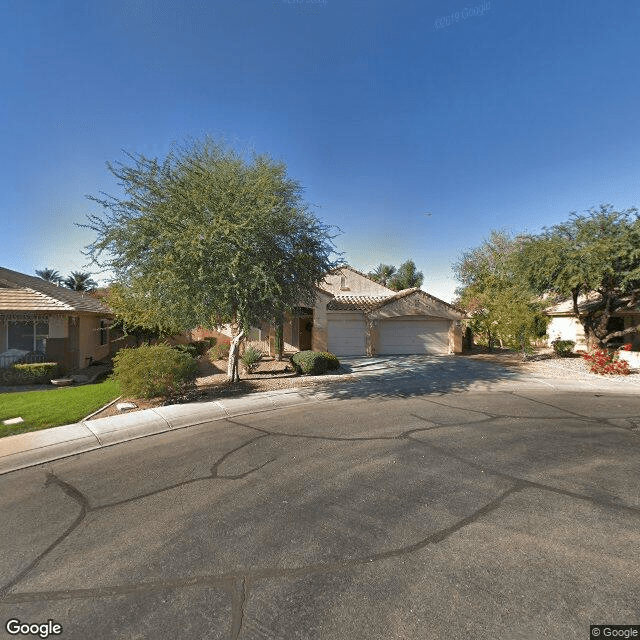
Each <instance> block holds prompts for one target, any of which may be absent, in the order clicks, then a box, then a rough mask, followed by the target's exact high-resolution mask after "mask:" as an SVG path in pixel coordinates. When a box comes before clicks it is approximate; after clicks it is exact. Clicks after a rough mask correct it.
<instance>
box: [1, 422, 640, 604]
mask: <svg viewBox="0 0 640 640" xmlns="http://www.w3.org/2000/svg"><path fill="white" fill-rule="evenodd" d="M228 422H231V423H233V424H236V425H238V426H242V427H245V428H249V429H254V430H256V431H260V432H261V435H259V436H256V437H255V438H251V439H250V440H247V441H246V442H244V443H243V444H241V445H239V446H238V447H235V448H234V449H232V450H231V451H228V452H226V453H224V454H223V455H222V456H220V457H219V458H218V460H217V461H216V462H215V463H214V465H213V466H212V475H210V476H205V477H203V478H193V479H190V480H187V481H184V482H181V483H178V484H176V485H173V486H171V487H164V488H162V489H159V490H156V491H154V492H150V493H149V494H145V495H139V496H134V497H132V498H128V499H126V500H122V501H120V502H115V503H110V504H106V505H101V506H97V507H91V505H90V503H89V500H88V499H87V497H86V496H85V495H84V494H83V493H82V492H80V491H79V490H78V489H76V488H75V487H73V486H72V485H71V484H69V483H67V482H65V481H63V480H61V479H59V478H58V477H57V476H56V475H55V474H53V473H51V472H49V473H48V474H47V479H46V483H45V486H48V485H50V484H55V485H57V486H58V487H60V488H61V489H62V490H63V492H64V493H65V494H67V495H68V496H69V497H71V498H72V499H73V500H74V501H76V502H77V503H78V505H79V506H80V513H79V515H78V516H77V517H76V519H75V520H74V521H73V522H72V523H71V525H70V526H69V527H68V528H67V529H66V531H65V532H64V533H63V534H61V535H60V536H58V538H56V539H55V540H54V542H53V543H52V544H51V545H49V547H47V549H45V550H44V551H43V552H42V553H41V554H39V555H38V556H37V557H36V558H35V559H34V560H33V561H32V562H31V563H30V564H29V565H28V566H27V567H26V568H24V569H23V570H22V571H21V572H20V573H19V574H18V575H17V576H15V577H14V578H13V579H12V580H11V581H10V582H9V583H7V584H6V585H4V586H3V587H2V588H0V602H8V603H16V602H27V601H39V600H59V599H68V598H91V597H100V596H105V595H112V594H119V593H130V592H135V591H141V590H142V591H145V590H158V589H166V588H176V587H182V586H189V585H193V584H208V585H224V584H225V581H228V580H229V579H231V580H234V581H238V580H242V581H243V585H244V587H243V593H244V594H245V595H244V597H245V598H246V589H247V583H246V580H248V579H250V580H251V581H254V580H259V579H266V578H278V577H282V578H286V577H295V576H301V575H306V574H309V573H317V572H327V571H340V570H344V569H350V568H354V567H356V566H360V565H364V564H367V563H370V562H375V561H380V560H384V559H387V558H392V557H398V556H400V555H404V554H407V553H412V552H414V551H417V550H419V549H422V548H424V547H425V546H427V545H429V544H436V543H438V542H442V541H443V540H445V539H446V538H448V537H449V536H450V535H452V534H453V533H455V532H456V531H459V530H460V529H461V528H463V527H465V526H468V525H469V524H472V523H473V522H475V521H476V520H478V519H479V518H481V517H482V516H483V515H486V514H488V513H490V512H492V511H494V510H495V509H497V508H498V507H499V506H500V505H501V504H502V503H503V502H504V500H505V499H506V498H507V497H509V496H510V495H512V494H514V493H516V492H519V491H522V490H523V489H526V488H535V489H540V490H543V491H549V492H552V493H556V494H559V495H564V496H567V497H570V498H574V499H579V500H584V501H588V502H591V503H593V504H595V505H597V506H601V507H606V508H614V509H617V510H623V511H626V512H628V513H632V514H634V515H636V516H640V509H639V508H636V507H629V506H626V505H619V504H615V503H611V502H608V501H603V500H598V499H596V498H593V497H591V496H586V495H583V494H579V493H576V492H572V491H568V490H564V489H560V488H556V487H552V486H548V485H544V484H542V483H539V482H535V481H531V480H525V479H523V478H517V477H514V476H511V475H508V474H505V473H502V472H500V471H496V470H494V469H491V468H487V467H486V466H485V465H481V464H479V463H477V462H473V461H471V460H467V459H466V458H463V457H462V456H458V455H455V454H454V453H452V452H450V451H448V450H446V449H444V448H442V447H438V446H437V445H433V444H429V443H428V442H424V441H422V440H420V439H417V438H415V437H412V435H411V434H410V433H409V432H405V434H402V435H401V436H400V437H399V436H392V437H389V436H387V437H370V438H358V439H357V440H359V441H362V440H370V441H380V440H389V441H393V440H398V439H404V440H410V441H411V442H414V443H416V444H419V445H421V446H424V447H426V448H428V449H432V450H434V451H437V452H439V453H440V454H442V455H444V456H446V457H449V458H453V459H455V460H458V461H459V462H462V463H463V464H466V465H469V466H471V467H473V468H477V469H480V470H481V471H482V472H485V473H488V474H490V475H494V476H496V477H499V478H502V479H505V480H509V481H510V482H512V483H513V485H512V486H511V487H510V488H509V489H507V490H506V491H505V492H503V493H502V494H500V495H499V496H498V497H497V498H495V499H494V500H492V501H491V502H489V503H487V504H486V505H484V506H483V507H481V508H479V509H478V510H476V511H474V512H473V513H472V514H470V515H469V516H466V517H465V518H462V519H461V520H459V521H458V522H457V523H455V524H453V525H451V526H449V527H446V528H445V529H442V530H439V531H436V532H434V533H432V534H430V535H429V536H427V537H426V538H424V539H423V540H420V541H418V542H416V543H413V544H411V545H408V546H405V547H401V548H399V549H392V550H388V551H383V552H380V553H378V554H373V555H369V556H366V557H364V558H356V559H353V560H346V561H338V562H334V563H325V564H315V565H309V566H304V567H298V568H291V569H257V570H255V571H252V572H250V573H248V574H243V575H236V574H230V575H223V576H216V575H210V576H195V577H189V578H184V579H178V580H169V581H167V580H161V581H154V582H147V583H142V584H139V585H124V586H122V587H119V586H115V587H100V588H96V589H72V590H61V591H43V592H28V593H13V594H10V595H9V594H7V592H8V591H9V590H10V589H12V588H13V587H15V586H16V585H17V584H18V583H19V582H20V581H21V580H22V579H23V578H24V577H25V576H26V575H27V574H28V573H29V572H30V571H32V570H33V569H34V568H35V567H36V566H37V565H38V564H39V563H40V562H41V561H42V560H43V559H44V558H45V557H46V556H47V555H48V554H49V553H51V551H53V550H54V549H55V548H56V547H57V546H59V545H60V544H61V543H62V542H63V541H64V540H65V539H66V538H67V537H68V536H69V535H70V534H71V533H72V532H73V531H74V530H75V529H76V528H77V527H78V526H79V525H80V523H81V522H82V521H83V520H84V518H85V516H86V515H87V513H89V512H92V511H98V510H102V509H107V508H110V507H114V506H117V505H120V504H125V503H128V502H133V501H135V500H139V499H142V498H144V497H147V496H148V495H154V494H157V493H160V492H162V491H168V490H170V489H173V488H175V487H178V486H184V485H186V484H190V483H192V482H198V481H202V480H212V479H230V480H233V479H237V478H236V476H229V477H225V476H218V475H217V474H218V467H219V466H220V464H222V463H223V462H224V461H225V460H227V459H228V458H229V457H230V456H231V455H233V454H234V453H237V452H238V451H240V450H241V449H242V448H244V447H246V446H249V445H250V444H253V443H254V442H256V441H257V440H259V439H262V438H265V437H267V436H282V437H297V438H310V439H322V440H334V441H335V440H337V441H349V440H356V439H354V438H338V437H328V436H308V435H300V434H287V433H282V434H280V433H277V432H270V431H266V430H264V429H259V428H256V427H250V426H248V425H244V424H242V423H239V422H237V421H231V420H228ZM420 430H423V431H428V430H429V429H428V428H424V429H419V430H414V433H415V432H417V431H420ZM270 462H271V461H267V462H265V463H264V464H263V465H261V466H259V467H256V468H254V469H251V470H249V471H248V472H245V473H243V474H241V475H240V476H238V478H240V477H246V476H247V475H248V474H249V473H254V472H255V471H258V470H259V469H261V468H263V467H264V466H265V465H266V464H269V463H270ZM243 602H244V601H243Z"/></svg>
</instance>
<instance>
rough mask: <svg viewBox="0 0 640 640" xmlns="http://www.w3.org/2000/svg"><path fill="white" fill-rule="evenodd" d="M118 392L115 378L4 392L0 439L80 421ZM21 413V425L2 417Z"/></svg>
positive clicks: (0, 405)
mask: <svg viewBox="0 0 640 640" xmlns="http://www.w3.org/2000/svg"><path fill="white" fill-rule="evenodd" d="M119 395H120V388H119V387H118V383H117V382H116V381H115V380H105V381H104V382H100V383H98V384H86V385H83V386H81V387H63V388H60V389H51V390H48V391H23V392H17V393H2V394H0V438H2V437H4V436H12V435H14V434H16V433H24V432H25V431H38V430H39V429H48V428H49V427H58V426H60V425H61V424H72V423H74V422H78V421H79V420H82V418H84V417H85V416H88V415H89V414H90V413H92V412H93V411H96V410H97V409H99V408H100V407H102V406H103V405H105V404H107V402H110V401H111V400H114V399H115V398H117V397H118V396H119ZM18 416H20V417H21V418H23V420H24V422H22V423H21V424H16V425H5V424H2V421H3V420H6V419H8V418H17V417H18Z"/></svg>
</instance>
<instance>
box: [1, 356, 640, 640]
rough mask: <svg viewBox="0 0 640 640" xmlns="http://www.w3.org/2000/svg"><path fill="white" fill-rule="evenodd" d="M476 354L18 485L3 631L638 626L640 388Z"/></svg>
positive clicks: (528, 630)
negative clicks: (555, 375) (507, 365)
mask: <svg viewBox="0 0 640 640" xmlns="http://www.w3.org/2000/svg"><path fill="white" fill-rule="evenodd" d="M467 364H468V363H467ZM467 364H463V363H460V364H459V365H455V366H458V367H461V368H460V369H459V370H458V371H457V372H455V373H452V372H451V371H449V372H448V373H447V367H451V366H452V365H451V362H449V361H445V360H441V361H439V362H437V363H435V364H433V363H432V365H430V367H431V368H429V367H425V368H423V369H421V370H417V369H416V367H415V366H414V367H407V368H405V369H402V368H400V369H398V370H397V372H396V373H395V374H394V375H391V376H389V375H387V376H386V378H385V380H382V379H381V378H379V377H371V378H363V379H361V380H359V381H357V382H355V383H351V384H348V385H340V386H336V387H334V389H333V391H332V392H331V393H330V394H329V396H328V397H326V399H325V401H323V402H322V403H316V404H312V405H301V406H293V407H289V408H282V409H278V410H274V411H267V412H261V413H254V414H248V415H243V416H238V417H234V418H229V419H226V420H217V421H213V422H210V423H204V424H200V425H197V426H193V427H188V428H184V429H178V430H175V431H171V432H167V433H161V434H157V435H153V436H149V437H145V438H140V439H136V440H133V441H130V442H126V443H122V444H118V445H114V446H110V447H106V448H103V449H100V450H98V451H91V452H88V453H83V454H80V455H76V456H72V457H68V458H65V459H61V460H57V461H54V462H49V463H46V464H43V465H40V466H36V467H32V468H29V469H23V470H20V471H15V472H12V473H8V474H5V475H3V476H0V539H1V540H2V546H1V553H0V575H1V580H0V583H1V584H0V622H1V623H2V630H1V631H0V634H2V633H4V636H3V637H20V636H15V635H10V634H9V632H8V631H7V630H6V626H5V625H6V622H7V621H8V620H11V619H13V620H20V621H21V623H25V624H36V623H38V624H42V623H46V622H47V621H48V620H51V621H53V622H52V623H51V624H54V623H55V624H59V625H61V627H62V634H61V635H57V636H54V635H50V636H49V637H61V638H65V639H66V638H78V639H86V638H98V639H100V638H122V639H125V638H126V639H137V638H186V639H190V638H203V639H204V638H224V639H225V640H240V639H242V640H249V639H251V640H258V639H265V638H269V639H271V638H281V639H283V640H291V639H296V638H300V639H305V640H314V639H327V640H328V639H331V640H347V639H348V640H365V639H366V640H372V639H380V640H382V639H385V640H390V639H398V640H400V639H402V640H412V639H416V640H417V639H420V640H422V639H431V638H433V639H441V638H475V639H484V638H486V639H489V638H491V639H494V638H504V639H509V640H511V639H520V638H522V639H538V638H540V639H543V638H544V639H548V638H563V639H569V638H576V639H583V638H584V639H586V638H589V625H590V624H601V623H610V624H640V473H639V471H640V395H639V394H638V393H637V390H634V392H633V393H622V392H620V391H615V390H606V389H605V390H603V389H598V388H580V386H576V385H573V387H571V386H570V385H564V386H563V385H562V384H560V385H559V386H558V385H556V386H553V385H551V384H549V383H544V382H542V381H538V382H536V381H531V380H524V379H519V378H518V377H517V376H514V375H513V373H512V372H509V371H507V370H505V369H501V368H499V367H486V366H485V367H483V366H482V365H477V363H472V364H470V365H468V366H467ZM438 366H439V367H441V369H439V370H438V369H437V367H438ZM464 367H466V368H464ZM465 371H466V374H465ZM465 376H466V378H465ZM325 391H326V390H325ZM22 637H24V636H22ZM31 637H37V636H31Z"/></svg>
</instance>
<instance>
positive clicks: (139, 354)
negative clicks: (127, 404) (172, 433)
mask: <svg viewBox="0 0 640 640" xmlns="http://www.w3.org/2000/svg"><path fill="white" fill-rule="evenodd" d="M197 368H198V363H197V362H196V361H195V359H194V358H193V357H191V356H190V355H189V354H188V353H185V352H184V351H179V350H177V349H174V348H173V347H170V346H169V345H167V344H156V345H153V346H148V345H143V346H142V347H137V348H136V349H121V350H120V351H118V353H117V354H116V355H115V356H114V358H113V375H114V377H115V379H116V380H117V381H118V382H119V383H120V390H121V392H122V394H123V395H125V396H131V397H134V398H154V397H156V396H169V395H172V394H175V393H178V392H180V390H181V389H182V388H183V386H184V384H185V383H186V382H188V381H190V380H193V378H194V377H195V374H196V370H197Z"/></svg>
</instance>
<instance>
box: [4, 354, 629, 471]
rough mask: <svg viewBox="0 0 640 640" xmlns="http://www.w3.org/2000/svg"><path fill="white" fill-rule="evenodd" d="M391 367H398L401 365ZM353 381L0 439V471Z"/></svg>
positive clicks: (307, 400) (559, 384)
mask: <svg viewBox="0 0 640 640" xmlns="http://www.w3.org/2000/svg"><path fill="white" fill-rule="evenodd" d="M349 364H350V365H351V366H352V368H355V369H356V371H357V373H356V375H357V377H358V378H361V379H367V378H371V377H373V378H375V377H376V376H379V375H380V368H384V369H386V370H387V371H388V370H389V369H391V368H392V367H390V366H389V365H385V364H384V362H383V361H382V359H379V360H375V359H371V358H366V359H365V358H362V359H360V360H359V361H357V362H353V363H349ZM353 365H355V367H353ZM381 365H382V366H381ZM411 366H412V365H411V364H410V363H409V364H408V365H407V366H406V368H408V369H410V368H411ZM393 368H396V369H399V370H402V369H403V368H405V367H404V366H402V367H393ZM354 373H355V372H354ZM517 379H518V376H517V375H514V377H513V378H512V379H511V380H505V381H502V382H498V383H485V382H482V381H480V382H478V384H477V385H471V386H469V387H468V389H467V390H469V391H484V390H493V391H495V390H499V389H501V388H503V387H504V388H508V387H509V385H511V384H512V383H513V382H515V381H517ZM336 382H338V381H336ZM351 384H352V383H348V385H349V386H347V387H345V389H344V390H340V389H337V388H335V386H338V387H339V386H340V385H339V384H338V385H334V389H333V391H332V392H331V393H329V392H328V391H326V390H324V389H323V388H322V386H320V388H314V387H297V388H295V389H291V388H289V389H280V390H277V391H264V392H260V393H254V394H251V395H249V396H247V397H240V398H238V397H235V398H234V397H231V398H225V399H221V400H216V401H213V402H201V403H192V404H182V405H169V406H166V407H157V408H154V409H145V410H143V411H134V412H131V413H124V414H120V415H117V416H111V417H108V418H98V419H96V420H91V421H88V420H87V419H85V420H83V421H81V422H79V423H76V424H69V425H64V426H61V427H54V428H52V429H44V430H42V431H32V432H29V433H22V434H18V435H15V436H8V437H5V438H0V475H3V474H5V473H10V472H12V471H17V470H19V469H24V468H27V467H32V466H36V465H39V464H43V463H46V462H52V461H54V460H59V459H61V458H66V457H69V456H73V455H77V454H79V453H84V452H86V451H94V450H97V449H101V448H104V447H108V446H111V445H114V444H119V443H122V442H128V441H129V440H135V439H137V438H144V437H146V436H150V435H155V434H160V433H165V432H167V431H172V430H174V429H184V428H186V427H192V426H196V425H199V424H205V423H207V422H215V421H218V420H225V419H227V418H233V417H236V416H241V415H247V414H251V413H260V412H264V411H275V410H277V409H284V408H287V407H294V406H303V405H308V404H316V403H320V402H326V401H328V400H333V401H338V400H339V396H340V395H341V394H344V396H345V397H348V395H349V391H350V390H352V389H353V387H351ZM520 384H524V387H529V388H532V389H534V388H537V389H545V388H547V389H548V388H552V389H555V390H566V391H579V390H583V391H584V390H585V389H589V390H594V391H595V390H597V389H602V390H606V391H609V392H614V393H634V394H635V393H638V390H640V389H639V388H638V387H637V386H636V385H634V387H636V388H635V389H633V390H629V389H626V390H623V389H622V388H620V387H617V388H616V385H606V384H604V382H600V381H585V380H575V379H573V378H571V377H570V378H568V379H566V378H564V379H563V378H558V377H553V378H549V377H545V376H536V375H529V376H527V378H526V380H523V379H520ZM505 385H506V386H505ZM485 387H486V389H485Z"/></svg>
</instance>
